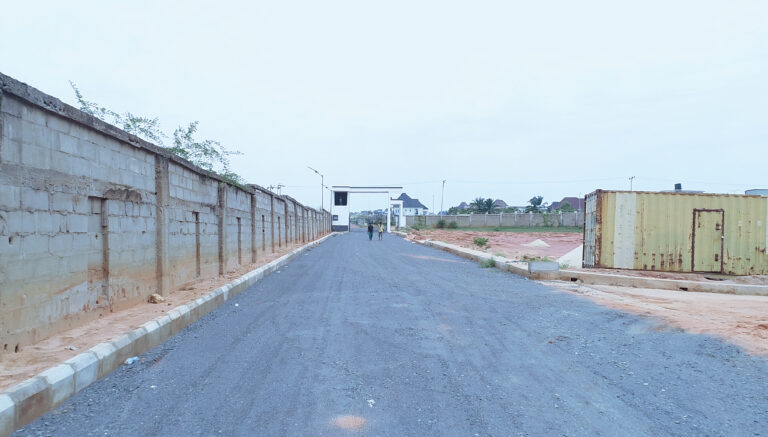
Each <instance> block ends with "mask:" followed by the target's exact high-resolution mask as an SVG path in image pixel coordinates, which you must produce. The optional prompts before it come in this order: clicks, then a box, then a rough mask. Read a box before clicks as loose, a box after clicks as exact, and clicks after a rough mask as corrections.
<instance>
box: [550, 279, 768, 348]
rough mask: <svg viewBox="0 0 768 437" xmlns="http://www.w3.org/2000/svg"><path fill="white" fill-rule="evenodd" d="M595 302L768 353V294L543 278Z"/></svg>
mask: <svg viewBox="0 0 768 437" xmlns="http://www.w3.org/2000/svg"><path fill="white" fill-rule="evenodd" d="M542 282H543V283H544V284H546V285H548V286H551V287H554V288H556V289H558V290H561V291H564V292H567V293H572V294H576V295H579V296H583V297H586V298H588V299H590V300H592V301H594V302H595V303H597V304H600V305H603V306H606V307H609V308H614V309H617V310H622V311H627V312H630V313H634V314H640V315H645V316H654V317H659V318H661V319H662V320H663V321H664V322H665V323H667V324H669V325H671V326H673V327H676V328H679V329H682V330H684V331H686V332H690V333H692V334H706V335H712V336H715V337H719V338H721V339H723V340H725V341H728V342H731V343H734V344H736V345H738V346H740V347H742V348H743V349H745V350H746V351H747V352H749V353H750V354H753V355H759V356H768V297H766V296H736V295H731V294H716V293H696V292H684V291H671V290H654V289H646V288H629V287H614V286H604V285H589V286H585V285H581V284H571V283H568V282H561V281H542Z"/></svg>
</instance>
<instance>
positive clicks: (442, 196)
mask: <svg viewBox="0 0 768 437" xmlns="http://www.w3.org/2000/svg"><path fill="white" fill-rule="evenodd" d="M444 197H445V179H443V191H442V192H441V193H440V215H443V198H444Z"/></svg>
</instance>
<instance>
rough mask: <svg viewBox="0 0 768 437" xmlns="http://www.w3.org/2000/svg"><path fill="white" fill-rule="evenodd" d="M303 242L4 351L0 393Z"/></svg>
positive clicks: (187, 301)
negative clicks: (158, 300)
mask: <svg viewBox="0 0 768 437" xmlns="http://www.w3.org/2000/svg"><path fill="white" fill-rule="evenodd" d="M302 245H303V244H289V245H287V246H284V247H281V248H279V249H277V248H276V251H275V253H270V254H261V253H260V254H259V255H260V256H259V258H258V260H257V262H256V263H253V264H249V265H246V266H243V267H241V268H240V269H237V270H233V271H231V272H228V273H226V274H225V275H224V276H219V277H215V278H206V279H201V280H200V281H198V282H196V283H194V284H193V285H189V286H187V287H185V288H184V289H179V290H175V291H173V292H171V293H170V295H168V296H166V297H165V299H166V300H165V302H163V303H160V304H150V303H141V304H139V305H136V306H133V307H131V308H126V309H124V310H121V311H118V312H114V313H109V314H106V315H104V316H102V317H100V318H98V319H96V320H94V321H92V322H89V323H87V324H85V325H82V326H79V327H77V328H73V329H70V330H67V331H63V332H61V333H59V334H57V335H54V336H53V337H50V338H48V339H46V340H43V341H41V342H39V343H37V344H34V345H31V346H27V347H25V348H23V349H21V350H20V351H19V352H18V353H14V354H4V355H3V357H2V360H1V361H0V392H2V391H4V390H7V389H8V388H10V387H12V386H13V385H15V384H17V383H19V382H22V381H24V380H26V379H29V378H32V377H34V376H35V375H37V374H38V373H40V372H42V371H44V370H46V369H48V368H50V367H53V366H55V365H57V364H60V363H61V362H63V361H66V360H68V359H70V358H72V357H74V356H75V355H78V354H80V353H82V352H83V351H86V350H88V349H90V348H92V347H93V346H96V345H97V344H99V343H102V342H105V341H111V340H114V339H115V338H117V337H119V336H120V335H123V334H125V333H126V332H129V331H131V330H133V329H136V328H138V327H140V326H141V325H143V324H144V323H147V322H149V321H150V320H153V319H155V318H157V317H160V316H163V315H164V314H165V313H166V312H168V311H170V310H171V309H173V308H175V307H177V306H179V305H184V304H186V303H189V302H192V301H194V300H195V299H197V298H199V297H201V296H203V295H205V294H206V293H208V292H210V291H212V290H215V289H216V288H218V287H221V286H222V285H224V284H227V283H229V282H232V281H233V280H235V279H237V278H239V277H241V276H243V275H245V274H246V273H248V272H250V271H252V270H255V269H257V268H259V267H260V266H263V265H265V264H267V263H269V262H271V261H274V260H275V259H277V258H280V257H281V256H283V255H285V254H287V253H289V252H290V251H292V250H294V249H296V248H298V247H301V246H302Z"/></svg>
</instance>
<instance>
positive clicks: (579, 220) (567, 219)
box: [405, 212, 584, 228]
mask: <svg viewBox="0 0 768 437" xmlns="http://www.w3.org/2000/svg"><path fill="white" fill-rule="evenodd" d="M441 218H442V219H443V220H445V222H446V223H450V222H452V221H455V222H456V224H458V226H459V227H462V228H465V227H473V228H495V227H501V226H513V227H523V228H528V227H537V226H547V227H560V226H584V213H583V212H564V213H562V214H560V213H554V214H539V213H504V214H461V215H443V216H437V215H427V216H406V217H405V222H406V224H407V225H408V226H413V225H414V224H417V223H418V224H421V225H424V224H426V225H427V226H429V227H434V226H435V225H436V224H437V222H438V221H439V220H440V219H441Z"/></svg>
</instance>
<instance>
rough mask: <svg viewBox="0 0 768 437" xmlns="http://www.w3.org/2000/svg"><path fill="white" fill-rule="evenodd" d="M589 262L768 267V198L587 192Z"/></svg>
mask: <svg viewBox="0 0 768 437" xmlns="http://www.w3.org/2000/svg"><path fill="white" fill-rule="evenodd" d="M585 201H586V202H585V203H586V211H585V225H584V258H583V259H584V261H583V266H584V267H599V268H618V269H633V270H656V271H664V272H706V273H724V274H729V275H767V274H768V247H767V246H768V226H767V224H766V220H768V198H767V197H762V196H747V195H736V194H701V193H685V192H644V191H603V190H597V191H595V192H593V193H590V194H587V195H586V196H585Z"/></svg>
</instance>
